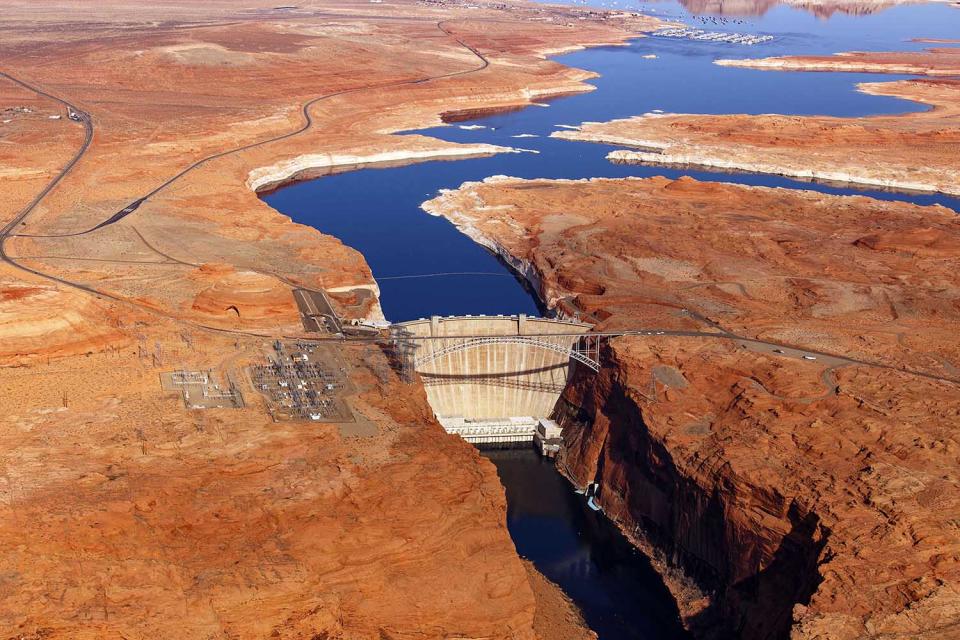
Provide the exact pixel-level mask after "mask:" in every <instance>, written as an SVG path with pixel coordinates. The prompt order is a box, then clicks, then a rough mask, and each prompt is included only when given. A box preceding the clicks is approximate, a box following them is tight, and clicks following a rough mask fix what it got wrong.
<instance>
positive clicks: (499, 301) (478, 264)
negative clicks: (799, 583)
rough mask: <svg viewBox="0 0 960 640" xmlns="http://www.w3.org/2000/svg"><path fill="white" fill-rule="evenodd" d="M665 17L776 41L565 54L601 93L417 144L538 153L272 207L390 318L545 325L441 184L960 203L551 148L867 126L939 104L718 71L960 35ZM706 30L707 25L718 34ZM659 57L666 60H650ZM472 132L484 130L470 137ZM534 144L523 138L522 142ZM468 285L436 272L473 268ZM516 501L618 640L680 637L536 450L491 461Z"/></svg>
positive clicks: (634, 556)
mask: <svg viewBox="0 0 960 640" xmlns="http://www.w3.org/2000/svg"><path fill="white" fill-rule="evenodd" d="M624 7H628V8H633V9H641V10H644V11H649V12H653V15H656V16H662V17H667V18H671V19H682V20H684V21H686V22H687V23H688V24H690V25H691V26H694V27H698V28H703V29H707V30H711V31H737V32H745V33H759V34H769V35H772V36H774V39H773V40H772V41H770V42H766V43H763V44H759V45H755V46H744V45H735V44H721V43H709V42H699V41H692V40H677V39H669V38H663V37H647V38H639V39H636V40H634V41H633V42H632V43H630V44H629V45H628V46H623V47H601V48H596V49H590V50H585V51H579V52H576V53H571V54H567V55H564V56H560V57H558V58H556V60H558V61H559V62H562V63H563V64H566V65H570V66H574V67H578V68H582V69H588V70H591V71H595V72H597V73H599V74H600V76H599V77H598V78H596V79H593V80H590V83H591V84H593V85H595V86H596V87H597V89H596V90H595V91H592V92H589V93H584V94H578V95H575V96H570V97H565V98H561V99H556V100H553V101H551V102H550V103H549V105H548V106H546V107H538V106H533V107H529V108H526V109H523V110H520V111H513V112H509V113H502V114H497V115H490V116H487V117H481V118H477V119H474V120H470V121H469V122H458V123H456V124H454V125H451V126H444V127H437V128H432V129H427V130H423V131H417V132H416V133H418V134H424V135H430V136H434V137H437V138H442V139H444V140H450V141H455V142H466V143H477V142H485V143H491V144H497V145H502V146H507V147H522V148H524V149H529V150H532V151H536V152H537V153H517V154H499V155H495V156H492V157H488V158H476V159H469V160H460V161H455V162H442V161H434V162H425V163H419V164H413V165H408V166H404V167H396V168H368V169H361V170H358V171H352V172H348V173H342V174H336V175H331V176H326V177H322V178H318V179H315V180H310V181H306V182H300V183H296V184H292V185H289V186H286V187H284V188H282V189H279V190H277V191H275V192H273V193H271V194H269V195H267V196H265V198H264V199H265V201H266V202H267V203H269V204H270V205H271V206H273V207H274V208H275V209H277V210H279V211H281V212H282V213H284V214H286V215H289V216H290V217H291V218H293V220H295V221H296V222H300V223H303V224H307V225H310V226H313V227H315V228H317V229H318V230H320V231H321V232H323V233H326V234H329V235H333V236H336V237H338V238H340V239H341V240H342V241H343V242H344V243H345V244H347V245H349V246H352V247H354V248H356V249H357V250H359V251H360V252H361V253H363V255H364V257H365V258H366V260H367V262H368V263H369V264H370V267H371V269H372V270H373V273H374V276H375V277H376V279H377V282H378V284H379V286H380V290H381V306H382V308H383V311H384V314H385V315H386V317H387V318H388V319H389V320H391V321H403V320H410V319H415V318H420V317H429V316H430V315H465V314H487V315H494V314H516V313H526V314H529V315H540V314H542V312H543V310H542V309H541V308H539V303H538V301H537V300H536V297H535V295H534V294H533V292H531V291H530V290H529V288H527V287H526V286H524V283H522V282H521V281H520V280H519V279H518V278H517V277H516V276H515V275H514V274H513V273H512V272H511V271H510V270H509V269H508V268H507V267H506V266H505V265H504V264H502V263H501V262H500V261H499V260H498V259H497V258H496V257H495V256H493V255H492V254H490V253H489V252H488V251H486V250H485V249H483V248H482V247H480V246H479V245H477V244H475V243H474V242H473V241H472V240H471V239H470V238H468V237H466V236H464V235H463V234H461V233H460V232H458V231H457V230H456V229H455V228H454V227H453V225H451V224H450V223H449V222H447V221H446V220H444V219H441V218H436V217H433V216H429V215H427V214H426V213H424V212H423V211H422V210H421V209H420V205H421V203H422V202H423V201H425V200H428V199H430V198H432V197H434V196H435V195H436V194H437V192H438V190H440V189H450V188H456V187H458V186H459V185H460V184H461V183H463V182H465V181H475V180H483V179H484V178H486V177H489V176H493V175H509V176H516V177H521V178H569V179H576V178H591V177H624V176H641V177H642V176H655V175H663V176H667V177H671V178H673V177H679V176H682V175H690V176H693V177H695V178H697V179H700V180H712V181H722V182H731V183H739V184H749V185H766V186H779V187H788V188H795V189H807V190H814V191H819V192H823V193H832V194H861V195H869V196H872V197H875V198H879V199H885V200H903V201H909V202H913V203H916V204H921V205H928V204H942V205H945V206H948V207H951V208H953V209H954V210H958V211H960V201H958V199H957V198H951V197H948V196H944V195H938V194H917V193H897V192H888V191H877V190H871V189H859V188H854V187H843V186H836V185H828V184H819V183H812V182H802V181H797V180H791V179H788V178H782V177H777V176H768V175H755V174H747V173H716V172H710V171H698V170H691V169H670V168H664V167H657V166H646V165H614V164H612V163H610V162H608V161H607V160H606V158H605V156H606V154H607V153H608V152H609V151H611V150H613V149H614V147H610V146H606V145H600V144H591V143H581V142H572V141H565V140H559V139H555V138H549V137H548V136H549V134H550V133H551V132H553V131H558V130H559V128H558V127H557V125H577V124H580V123H581V122H584V121H606V120H610V119H614V118H624V117H629V116H633V115H638V114H642V113H646V112H650V111H654V110H658V109H659V110H663V111H665V112H675V113H715V114H722V113H747V114H760V113H781V114H796V115H833V116H849V117H853V116H865V115H878V114H893V113H903V112H908V111H916V110H923V109H925V108H926V107H925V106H924V105H919V104H915V103H911V102H907V101H903V100H899V99H895V98H889V97H882V96H871V95H867V94H864V93H861V92H858V91H857V90H856V85H857V84H858V83H861V82H887V81H893V80H897V79H901V78H904V77H906V76H893V75H879V74H851V73H809V72H807V73H804V72H778V71H759V70H751V69H737V68H732V67H720V66H717V65H714V64H713V60H715V59H717V58H725V57H767V56H775V55H788V54H828V53H834V52H840V51H851V50H861V51H863V50H911V49H913V50H916V49H922V48H924V47H926V46H932V45H924V44H922V43H917V42H912V41H911V39H913V38H950V37H956V35H957V34H958V33H960V10H958V9H956V8H952V7H949V6H947V5H944V4H921V5H904V6H897V7H892V8H888V9H886V10H882V11H879V12H877V13H873V14H870V15H863V16H852V15H844V14H835V15H833V16H831V17H830V18H829V19H824V18H818V17H816V16H814V15H813V14H810V13H806V12H804V11H801V10H799V9H794V8H789V7H785V6H779V5H777V6H773V7H772V8H769V9H768V10H766V12H765V13H763V14H762V15H758V16H748V17H742V18H736V19H727V22H726V24H717V23H714V22H711V17H710V16H706V17H704V16H699V17H698V16H693V15H691V14H690V13H689V12H688V11H687V10H686V9H684V7H683V6H681V5H679V4H676V3H673V2H662V3H658V2H648V3H643V4H630V3H621V4H620V5H619V6H618V7H614V8H624ZM704 21H706V22H707V24H704ZM650 54H653V55H656V56H657V57H656V58H653V59H651V58H648V57H645V56H649V55H650ZM462 126H468V127H474V126H477V127H482V128H470V129H464V128H461V127H462ZM516 136H524V137H519V138H518V137H516ZM465 273H468V274H470V275H433V274H465ZM488 456H489V458H490V459H491V460H492V461H493V463H494V464H495V465H496V466H497V468H498V471H499V473H500V477H501V481H502V482H503V484H504V486H505V488H506V492H507V498H508V514H507V524H508V527H509V529H510V532H511V535H512V536H513V539H514V542H515V544H516V546H517V549H518V552H519V553H520V554H521V555H523V556H525V557H527V558H529V559H530V560H532V561H533V562H534V564H535V565H536V566H537V568H538V569H539V570H540V571H541V572H542V573H544V574H545V575H546V576H547V577H548V578H550V579H551V580H553V581H554V582H556V583H557V584H558V585H560V587H561V588H562V589H563V590H564V591H565V592H566V593H567V594H568V595H569V596H570V597H571V598H572V599H573V601H574V602H575V603H576V604H577V605H578V606H579V607H580V608H581V610H582V611H583V615H584V619H585V620H586V622H587V623H588V625H589V626H590V627H591V628H592V629H593V630H594V631H596V632H597V634H598V635H599V637H600V638H601V639H604V640H620V639H640V638H644V639H654V638H656V639H661V638H681V637H685V633H684V631H683V629H682V628H681V626H680V624H679V618H678V615H677V609H676V605H675V604H674V603H673V601H672V599H671V598H670V595H669V593H668V592H667V590H666V588H665V587H664V585H663V583H662V582H661V581H660V579H659V577H658V576H657V574H656V573H655V572H654V571H653V570H652V568H651V567H650V563H649V561H648V560H647V559H646V558H645V557H643V556H642V555H641V554H640V553H639V552H637V551H635V550H633V549H632V548H631V547H630V545H629V544H628V543H627V542H626V541H625V540H624V539H623V537H622V536H621V535H620V534H619V533H618V532H617V531H616V529H615V528H614V527H613V526H612V525H611V524H610V523H608V522H606V521H605V520H603V519H602V518H601V517H599V516H598V515H597V514H595V513H594V512H592V511H590V510H589V509H587V508H586V507H585V506H584V504H583V499H582V497H581V496H577V495H575V494H573V493H572V491H571V490H570V487H569V485H567V484H566V483H565V481H564V480H563V479H562V478H561V477H560V476H559V475H558V474H557V473H556V471H555V470H554V469H553V467H552V464H551V463H550V462H549V461H541V460H539V459H538V458H537V457H536V456H535V455H534V454H533V452H532V451H522V452H490V453H489V454H488Z"/></svg>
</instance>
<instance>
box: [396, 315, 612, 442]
mask: <svg viewBox="0 0 960 640" xmlns="http://www.w3.org/2000/svg"><path fill="white" fill-rule="evenodd" d="M590 329H591V325H589V324H584V323H580V322H573V321H568V320H552V319H547V318H532V317H527V316H524V315H519V316H456V317H439V316H434V317H432V318H429V319H421V320H414V321H411V322H404V323H399V324H395V325H393V326H392V327H391V332H392V336H393V339H394V340H395V341H396V344H397V348H398V351H399V355H400V357H401V359H402V360H403V364H404V366H405V367H407V368H408V369H409V368H412V369H414V370H416V372H417V373H418V374H419V375H420V378H421V379H422V380H423V384H424V387H425V389H426V392H427V399H428V400H429V402H430V406H431V407H432V408H433V411H434V413H435V414H436V415H437V418H438V419H439V420H440V423H441V424H442V425H443V426H444V428H445V429H446V430H447V431H448V432H450V433H456V434H458V435H460V436H462V437H464V438H465V439H466V440H468V441H470V442H473V443H476V444H499V443H508V442H532V441H533V439H534V433H535V432H536V429H537V425H538V423H539V422H540V419H541V418H547V417H548V416H550V415H551V414H552V413H553V409H554V406H555V405H556V403H557V400H558V399H559V397H560V394H561V392H562V391H563V389H564V387H565V386H566V384H567V381H568V379H569V378H570V375H571V373H572V371H573V367H575V366H586V367H589V368H591V369H594V370H596V369H597V367H598V366H599V364H598V362H599V356H598V352H597V350H598V339H597V338H592V337H590V336H589V335H587V334H588V332H589V331H590Z"/></svg>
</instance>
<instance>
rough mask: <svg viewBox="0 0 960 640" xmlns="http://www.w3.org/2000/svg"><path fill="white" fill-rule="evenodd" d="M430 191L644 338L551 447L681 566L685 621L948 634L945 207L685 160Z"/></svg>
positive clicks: (953, 313)
mask: <svg viewBox="0 0 960 640" xmlns="http://www.w3.org/2000/svg"><path fill="white" fill-rule="evenodd" d="M424 207H425V208H426V209H427V211H429V212H430V213H433V214H435V215H442V216H445V217H447V218H449V219H450V220H451V221H453V222H454V224H456V225H457V226H458V227H459V228H460V229H461V230H462V231H463V232H465V233H468V234H469V235H471V236H472V237H474V238H475V239H477V240H478V241H480V242H483V243H484V244H486V245H487V246H490V247H492V248H494V249H495V250H497V251H500V252H502V253H504V254H506V255H511V256H513V257H514V259H515V260H516V261H518V263H519V264H522V265H524V266H525V268H527V269H528V270H529V272H530V273H532V274H533V275H534V276H535V277H536V278H538V279H539V280H540V282H541V283H542V284H541V294H542V296H543V299H544V300H547V301H549V302H550V303H551V305H552V306H554V307H555V308H558V309H562V310H564V311H565V312H566V313H569V314H573V313H576V314H578V315H579V316H580V317H583V318H588V319H591V320H592V321H593V322H595V323H596V324H597V328H598V329H600V330H625V329H633V330H643V331H644V332H645V333H646V334H647V335H643V336H637V337H622V338H616V339H614V340H612V341H611V342H610V343H609V346H608V348H607V351H606V352H605V354H604V357H605V358H606V359H607V362H608V364H609V366H608V367H605V368H604V369H602V370H601V372H600V373H599V374H596V377H594V375H595V374H593V373H592V372H589V371H586V372H584V374H583V375H582V376H581V377H580V378H579V379H578V380H576V381H575V382H574V384H573V385H572V386H571V387H570V388H568V390H567V392H566V394H565V401H566V405H565V408H564V409H563V410H562V411H561V419H562V420H563V422H564V425H565V440H566V450H565V455H564V458H563V460H562V464H563V466H564V468H565V472H566V473H567V474H568V475H569V477H570V478H571V479H572V480H573V481H574V482H575V483H576V484H578V485H580V486H585V485H587V484H588V483H591V482H597V483H599V485H600V487H601V489H600V503H601V504H602V506H603V508H604V510H605V512H606V513H607V514H608V515H609V516H610V517H611V518H612V519H614V520H615V521H617V522H618V523H619V525H620V526H621V527H622V529H623V530H624V531H625V532H627V533H628V534H630V535H631V536H633V537H634V539H635V540H636V541H637V543H638V544H640V545H641V546H643V547H645V548H647V549H651V550H652V551H653V553H654V555H657V553H659V557H660V558H661V564H662V566H663V567H664V568H665V569H667V570H669V568H670V566H671V565H673V566H679V567H681V568H682V569H683V570H684V572H685V575H686V579H684V578H683V576H680V577H678V578H677V579H676V580H674V581H673V587H674V589H675V592H676V594H677V596H678V600H679V601H680V603H681V606H682V608H683V610H684V613H685V615H686V622H687V624H688V625H689V626H690V627H691V628H694V629H700V630H704V629H714V630H715V629H716V626H717V625H719V624H721V623H722V622H723V621H726V623H727V624H730V625H732V627H733V628H734V629H736V630H737V633H738V637H744V638H767V637H785V636H786V635H789V636H790V637H791V638H794V639H807V638H809V639H813V638H843V639H853V638H865V637H871V638H874V637H875V638H903V639H906V638H914V639H915V638H924V639H931V640H932V639H933V638H938V639H939V638H954V637H958V636H960V562H958V552H960V523H958V521H957V519H956V515H955V514H956V513H957V512H958V511H960V475H958V469H960V465H958V463H957V461H958V458H957V456H958V451H960V448H958V444H960V443H958V440H957V432H956V427H957V425H958V424H960V403H958V399H960V393H958V388H960V351H958V349H957V344H956V340H955V336H956V334H957V331H958V329H960V326H958V314H957V311H958V307H957V293H958V280H957V275H956V274H957V271H958V267H960V264H958V260H960V222H958V220H957V217H956V214H955V213H954V212H953V211H951V210H949V209H946V208H943V207H920V206H916V205H912V204H907V203H898V202H881V201H877V200H873V199H870V198H865V197H840V196H827V195H822V194H818V193H814V192H803V191H794V190H786V189H772V188H761V187H744V186H738V185H729V184H719V183H704V182H697V181H695V180H693V179H691V178H681V179H678V180H670V179H667V178H649V179H629V178H628V179H593V180H581V181H564V180H521V179H515V178H508V177H496V178H490V179H487V180H485V181H484V182H473V183H466V184H464V185H462V186H461V187H460V189H458V190H451V191H447V192H445V193H442V194H441V195H440V196H438V197H437V198H435V199H434V200H431V201H429V202H427V203H425V205H424ZM717 531H722V534H720V535H717ZM671 560H672V562H671ZM703 594H706V596H704V595H703ZM711 595H712V597H711Z"/></svg>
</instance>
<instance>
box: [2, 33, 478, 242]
mask: <svg viewBox="0 0 960 640" xmlns="http://www.w3.org/2000/svg"><path fill="white" fill-rule="evenodd" d="M448 22H449V21H448V20H442V21H437V22H436V23H435V24H436V27H437V29H439V30H440V31H441V32H443V33H444V34H445V35H447V36H448V37H450V38H452V39H453V40H454V41H455V42H456V43H457V44H459V45H460V46H462V47H464V48H465V49H467V50H469V51H470V52H471V53H472V54H473V55H475V56H476V57H477V58H478V59H479V60H480V65H479V66H476V67H473V68H471V69H465V70H463V71H454V72H451V73H444V74H440V75H436V76H427V77H425V78H418V79H416V80H396V81H393V82H383V83H379V84H372V85H364V86H362V87H354V88H353V89H343V90H341V91H334V92H333V93H327V94H324V95H322V96H318V97H316V98H313V99H312V100H309V101H307V102H305V103H304V104H303V105H302V106H301V107H300V113H301V115H302V117H303V125H301V126H300V128H298V129H296V130H295V131H290V132H289V133H284V134H281V135H278V136H274V137H271V138H267V139H265V140H260V141H259V142H253V143H250V144H246V145H242V146H239V147H235V148H233V149H228V150H226V151H221V152H219V153H215V154H213V155H210V156H207V157H205V158H201V159H200V160H197V161H196V162H194V163H193V164H191V165H189V166H187V167H186V168H185V169H183V170H182V171H180V172H179V173H177V174H175V175H174V176H172V177H171V178H170V179H168V180H166V181H165V182H163V183H161V184H160V185H158V186H157V187H155V188H154V189H153V190H152V191H150V192H148V193H146V194H145V195H143V196H141V197H139V198H137V199H136V200H134V201H133V202H131V203H130V204H128V205H127V206H125V207H124V208H123V209H120V210H119V211H117V212H116V213H114V214H113V215H111V216H110V217H109V218H107V219H106V220H103V221H101V222H99V223H97V224H96V225H94V226H92V227H90V228H89V229H85V230H83V231H75V232H72V233H61V234H50V235H41V234H26V233H24V234H11V235H19V236H21V237H24V238H69V237H75V236H83V235H86V234H89V233H93V232H94V231H97V230H98V229H102V228H103V227H107V226H110V225H112V224H115V223H117V222H119V221H121V220H123V219H124V218H126V217H127V216H128V215H130V214H131V213H133V212H134V211H136V210H137V209H139V208H140V206H141V205H142V204H143V203H144V202H146V201H147V200H149V199H150V198H152V197H153V196H155V195H157V194H158V193H160V192H161V191H163V190H164V189H166V188H167V187H169V186H170V185H172V184H173V183H174V182H176V181H177V180H179V179H180V178H182V177H184V176H185V175H187V174H188V173H190V172H192V171H194V170H195V169H199V168H200V167H202V166H204V165H206V164H208V163H210V162H213V161H214V160H217V159H219V158H223V157H225V156H229V155H233V154H235V153H241V152H243V151H249V150H250V149H255V148H257V147H261V146H263V145H267V144H272V143H274V142H280V141H282V140H286V139H288V138H293V137H295V136H298V135H300V134H302V133H304V132H306V131H307V130H308V129H310V127H312V126H313V116H312V115H310V109H312V108H313V106H314V105H315V104H317V103H319V102H322V101H324V100H329V99H331V98H336V97H339V96H345V95H350V94H354V93H360V92H362V91H369V90H371V89H390V88H394V87H401V86H406V85H417V84H424V83H427V82H433V81H435V80H443V79H446V78H455V77H457V76H464V75H468V74H471V73H476V72H478V71H483V70H484V69H486V68H487V67H489V66H490V61H489V60H488V59H487V58H486V56H484V55H483V54H482V53H480V52H479V51H477V49H476V48H474V47H473V46H471V45H469V44H467V43H466V42H464V41H463V40H461V39H460V38H458V37H457V36H455V35H453V34H452V33H450V31H449V30H448V29H447V27H446V24H447V23H448ZM2 75H4V76H5V77H7V78H10V79H11V80H13V81H14V82H17V83H18V84H20V85H22V86H24V87H26V88H28V89H30V90H32V91H37V92H38V93H40V94H41V95H43V96H46V97H49V98H51V99H53V100H56V101H57V102H60V103H61V104H64V105H67V103H66V102H65V101H63V100H61V99H59V98H55V97H54V96H51V95H50V94H48V93H44V92H42V91H38V90H37V89H36V88H33V87H31V86H29V85H27V84H26V83H24V82H21V81H19V80H16V79H14V78H12V77H11V76H9V75H7V74H2ZM85 122H86V123H87V124H88V125H89V118H86V119H85ZM88 133H89V139H88V140H87V141H86V143H85V144H84V146H83V148H82V149H81V150H80V151H79V152H78V154H77V156H76V157H75V159H74V161H73V162H72V163H71V164H69V165H67V167H65V168H64V171H62V172H61V173H60V175H59V176H58V177H57V178H56V180H55V181H54V182H52V183H51V184H50V185H48V186H47V188H46V189H44V191H43V192H42V193H41V194H40V195H39V196H38V197H37V198H36V199H35V202H34V206H35V205H36V204H37V203H39V202H40V200H42V199H43V198H44V197H45V196H46V195H47V193H49V192H50V191H51V190H52V189H53V188H54V187H55V186H56V183H57V182H59V181H60V179H61V178H63V176H64V175H66V174H67V173H68V172H69V171H70V170H71V169H72V168H73V165H74V164H76V161H77V160H79V159H80V157H81V156H82V155H83V154H84V153H85V152H86V150H87V147H89V146H90V140H91V139H92V136H93V129H92V126H89V128H88ZM31 209H32V207H31ZM29 213H30V212H29V211H27V212H26V213H25V214H23V215H22V216H21V218H20V219H21V220H22V219H23V218H24V217H26V215H27V214H29ZM18 222H19V221H18ZM14 226H16V225H14ZM8 233H9V232H8Z"/></svg>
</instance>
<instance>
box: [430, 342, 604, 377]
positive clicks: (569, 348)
mask: <svg viewBox="0 0 960 640" xmlns="http://www.w3.org/2000/svg"><path fill="white" fill-rule="evenodd" d="M558 337H559V336H558ZM438 339H442V340H444V341H447V340H451V341H453V342H452V344H446V345H444V346H443V347H441V348H439V349H433V350H431V351H430V352H428V353H425V354H423V355H422V356H419V357H416V358H414V360H413V365H414V368H415V369H418V370H419V369H420V367H422V366H424V365H426V364H429V363H431V362H433V361H435V360H437V359H439V358H442V357H443V356H446V355H449V354H451V353H457V352H460V351H467V350H469V349H478V348H480V347H483V346H486V345H491V344H517V345H526V346H532V347H536V348H538V349H544V350H546V351H553V352H554V353H559V354H561V355H566V356H568V357H569V358H570V359H571V360H574V361H576V362H579V363H580V364H582V365H584V366H587V367H589V368H590V369H591V370H593V371H599V370H600V336H592V335H590V334H583V335H581V336H576V337H574V338H573V339H572V341H573V345H568V344H558V343H556V342H553V341H551V340H547V339H544V336H523V335H518V336H480V337H465V338H460V339H458V338H457V337H456V336H443V337H442V338H438ZM561 339H563V340H564V341H565V342H568V343H569V342H571V338H570V337H569V336H563V337H561Z"/></svg>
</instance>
